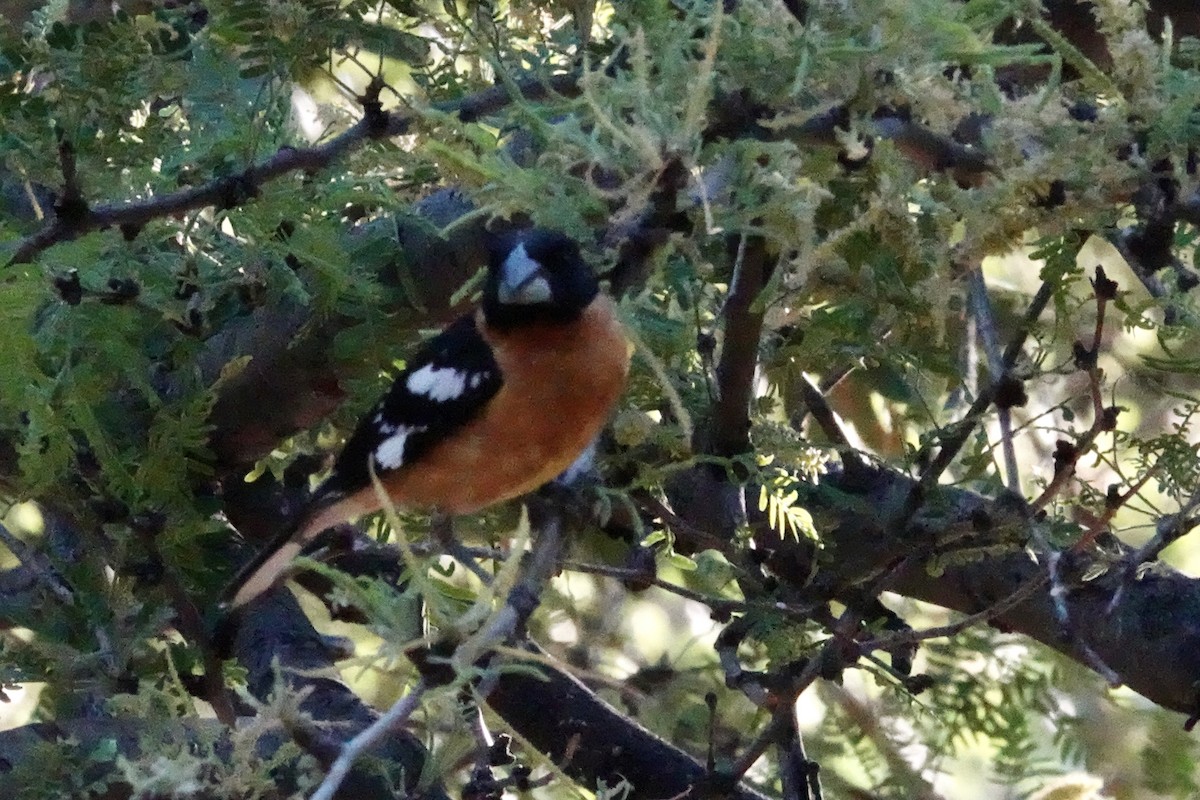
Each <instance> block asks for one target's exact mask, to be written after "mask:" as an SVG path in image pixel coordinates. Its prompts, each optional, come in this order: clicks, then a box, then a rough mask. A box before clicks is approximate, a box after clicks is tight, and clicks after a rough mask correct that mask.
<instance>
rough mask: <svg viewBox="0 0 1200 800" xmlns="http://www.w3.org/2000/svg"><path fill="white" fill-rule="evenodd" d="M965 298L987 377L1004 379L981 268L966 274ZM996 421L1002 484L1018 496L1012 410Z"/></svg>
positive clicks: (1000, 413)
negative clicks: (998, 430)
mask: <svg viewBox="0 0 1200 800" xmlns="http://www.w3.org/2000/svg"><path fill="white" fill-rule="evenodd" d="M967 297H968V299H969V302H970V306H969V307H970V309H971V314H972V316H973V317H974V318H975V323H976V331H977V332H978V334H979V338H980V339H981V340H982V341H983V352H984V355H986V356H987V362H988V374H989V375H990V376H991V380H992V381H993V382H995V381H998V380H1001V379H1002V378H1007V377H1008V373H1007V370H1005V367H1004V361H1003V357H1002V356H1001V354H1000V340H999V337H998V336H997V335H996V319H995V316H994V315H993V314H992V302H991V298H989V297H988V293H987V284H986V283H985V282H984V279H983V269H982V268H980V267H975V268H974V269H972V270H971V271H970V272H969V273H967ZM996 411H997V415H996V416H997V420H998V421H999V423H1000V442H1001V447H1002V448H1003V451H1004V475H1005V481H1004V485H1005V486H1007V487H1008V489H1009V491H1012V492H1015V493H1017V494H1020V492H1021V474H1020V472H1019V471H1018V469H1017V451H1016V447H1015V446H1014V445H1013V430H1012V411H1011V409H1010V408H1009V406H1008V405H1007V404H1003V405H1000V406H999V407H997V409H996Z"/></svg>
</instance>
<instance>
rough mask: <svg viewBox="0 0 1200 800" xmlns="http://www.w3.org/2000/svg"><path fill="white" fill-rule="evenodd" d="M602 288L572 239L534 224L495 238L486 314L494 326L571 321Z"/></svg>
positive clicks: (484, 296) (486, 298)
mask: <svg viewBox="0 0 1200 800" xmlns="http://www.w3.org/2000/svg"><path fill="white" fill-rule="evenodd" d="M599 291H600V285H599V284H598V283H597V282H596V277H595V276H594V275H592V270H591V268H589V267H588V265H587V264H585V263H584V261H583V257H582V256H581V255H580V254H579V246H578V245H577V244H575V242H574V241H573V240H572V239H570V238H568V237H566V236H564V235H563V234H561V233H558V232H556V231H548V230H544V229H541V228H533V229H531V230H526V231H520V232H517V233H513V234H509V235H507V236H503V237H499V238H497V239H496V240H495V242H493V245H492V247H491V254H490V261H489V264H488V276H487V282H486V283H485V284H484V287H483V314H484V317H485V318H486V319H487V323H488V325H490V326H492V327H496V328H501V329H503V328H512V327H516V326H518V325H524V324H527V323H536V322H558V323H562V322H571V321H572V320H575V319H578V318H579V315H580V313H581V312H582V311H583V310H584V309H585V308H587V306H588V304H589V303H591V302H592V300H594V299H595V298H596V294H597V293H598V292H599Z"/></svg>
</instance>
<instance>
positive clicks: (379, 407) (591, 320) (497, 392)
mask: <svg viewBox="0 0 1200 800" xmlns="http://www.w3.org/2000/svg"><path fill="white" fill-rule="evenodd" d="M629 356H630V347H629V343H628V341H627V339H626V338H625V335H624V332H623V330H622V327H621V323H620V322H619V320H618V319H617V315H616V309H615V306H614V305H613V302H612V300H611V299H609V298H608V297H607V296H606V295H604V294H603V293H601V292H600V287H599V284H598V283H597V282H596V278H595V276H594V275H593V274H592V271H591V269H590V268H589V267H588V266H587V264H585V263H584V261H583V259H582V257H581V256H580V254H579V248H578V247H577V246H576V244H575V242H574V241H572V240H571V239H569V238H567V237H566V236H563V235H562V234H559V233H554V232H551V231H546V230H541V229H534V230H530V231H525V232H522V233H518V234H513V235H510V236H507V237H504V238H503V239H502V240H501V241H500V242H499V244H498V246H496V247H494V248H492V252H491V255H490V259H489V264H488V273H487V279H486V281H485V283H484V288H483V302H482V303H481V305H480V307H479V309H478V310H476V311H475V312H474V313H470V314H467V315H465V316H463V317H461V318H459V319H458V320H457V321H456V322H454V323H452V324H451V325H450V326H449V327H447V328H446V329H445V330H443V331H442V332H441V333H439V334H438V335H437V336H435V337H434V338H433V339H431V340H429V341H428V342H427V343H425V345H424V346H423V347H422V348H420V349H419V350H418V351H417V352H416V354H415V355H413V357H412V358H410V359H409V360H408V362H407V364H406V365H405V369H404V371H403V372H402V373H401V374H400V375H399V377H397V378H396V380H395V382H394V383H393V384H392V386H391V388H390V389H389V390H388V392H387V393H386V394H385V395H384V396H383V398H382V399H380V401H379V402H378V403H376V404H375V406H374V407H373V408H372V409H371V410H370V411H368V412H367V414H366V415H365V416H364V417H363V419H362V420H361V421H360V422H359V424H358V427H357V428H356V429H355V431H354V433H353V434H352V435H351V436H350V438H349V440H348V441H347V442H346V445H345V447H344V448H343V449H342V452H341V454H340V455H339V456H338V458H337V460H336V462H335V463H334V466H333V469H332V471H331V472H330V474H329V477H328V478H326V479H325V481H324V482H323V483H321V485H320V486H319V487H318V488H317V489H316V491H315V492H314V493H313V495H312V497H311V498H310V500H309V504H308V507H307V509H306V511H305V512H304V513H302V514H301V517H300V521H299V523H298V524H297V525H296V526H295V527H293V528H292V529H291V530H290V531H289V532H288V533H285V534H284V535H282V536H281V537H280V538H278V539H276V540H275V541H274V542H273V543H272V544H270V545H269V546H268V547H267V548H266V549H265V550H264V551H263V552H262V553H260V554H259V555H258V557H257V558H256V559H255V560H254V561H253V562H251V564H250V565H249V566H247V567H246V568H245V569H243V571H242V573H241V574H240V576H239V577H238V578H237V579H235V581H234V584H233V589H234V592H233V596H232V598H231V599H230V601H229V606H230V608H231V609H237V608H239V607H240V606H243V605H245V604H246V603H248V602H249V601H250V600H252V599H254V598H255V597H257V596H258V595H260V594H262V593H263V592H264V591H266V590H267V589H269V588H270V587H271V586H273V585H274V584H275V583H276V582H277V581H278V580H279V578H280V576H281V575H282V574H283V573H284V571H285V570H286V569H287V567H288V565H289V564H290V563H291V561H292V559H293V558H295V557H296V555H297V554H298V553H299V552H300V550H301V549H302V548H303V547H304V545H305V544H306V543H307V542H308V541H310V540H311V539H312V538H313V537H315V536H316V535H317V534H319V533H320V532H322V531H323V530H325V529H326V528H329V527H332V526H334V525H337V524H339V523H342V522H346V521H348V520H351V519H353V518H355V517H358V516H360V515H362V514H368V513H371V512H373V511H378V510H379V509H380V507H381V503H380V500H379V497H378V495H377V493H376V491H375V488H374V486H373V485H372V483H371V479H370V474H371V472H370V470H371V468H372V466H373V468H374V470H375V473H376V475H377V476H378V477H379V480H380V482H381V483H382V485H383V487H384V488H385V489H386V491H387V494H388V497H389V498H390V499H391V501H392V502H393V503H395V504H396V505H397V506H406V507H411V508H425V509H431V510H436V511H439V512H443V513H446V514H451V515H458V514H469V513H472V512H475V511H478V510H480V509H482V508H485V507H487V506H490V505H492V504H494V503H499V502H501V501H503V500H508V499H511V498H514V497H517V496H519V495H522V494H525V493H527V492H530V491H532V490H533V489H536V488H537V487H539V486H541V485H542V484H544V483H546V482H547V481H549V480H551V479H553V478H554V477H555V476H557V475H559V474H560V473H562V472H563V470H565V469H566V468H567V467H568V466H570V465H571V463H572V462H573V461H574V460H575V459H576V458H577V457H578V456H579V455H580V454H581V453H582V452H583V451H584V449H585V448H586V447H587V446H588V444H590V443H591V441H592V440H593V439H594V438H595V437H596V435H597V434H598V433H599V432H600V429H601V427H603V425H604V423H605V422H606V421H607V419H608V416H609V413H610V412H611V411H612V408H613V406H614V405H615V404H616V402H617V400H618V398H619V397H620V395H621V392H622V390H623V389H624V387H625V378H626V375H627V373H628V371H629Z"/></svg>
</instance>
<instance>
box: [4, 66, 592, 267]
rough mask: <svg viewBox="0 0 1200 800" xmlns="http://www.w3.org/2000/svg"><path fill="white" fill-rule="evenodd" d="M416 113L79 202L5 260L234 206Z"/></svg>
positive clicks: (490, 107)
mask: <svg viewBox="0 0 1200 800" xmlns="http://www.w3.org/2000/svg"><path fill="white" fill-rule="evenodd" d="M578 81H579V74H578V73H577V72H570V73H564V74H560V75H554V76H551V77H549V78H542V77H537V78H530V79H527V80H524V81H521V82H520V83H518V84H516V86H517V88H518V89H519V90H520V92H521V95H522V97H523V98H525V99H527V100H535V99H538V98H542V97H546V96H548V95H550V94H570V93H573V92H574V91H576V87H577V84H578ZM513 99H514V98H513V97H512V95H511V94H510V93H509V91H508V89H507V87H491V88H489V89H485V90H484V91H482V92H478V93H476V94H473V95H469V96H467V97H463V98H460V99H458V100H454V101H450V102H446V103H438V104H435V105H433V106H432V107H431V108H432V110H433V111H434V112H437V113H441V114H455V115H457V116H458V117H459V118H460V119H462V120H463V121H468V122H469V121H473V120H475V119H478V118H479V117H480V116H483V115H485V114H490V113H494V112H496V111H498V110H500V109H501V108H503V107H504V106H506V105H507V104H508V103H510V102H512V101H513ZM421 117H422V113H421V112H417V111H410V112H405V113H396V112H388V111H382V110H381V111H378V112H377V113H366V114H364V115H363V117H362V118H361V119H360V120H359V121H358V122H356V123H355V124H354V125H352V126H350V127H349V128H348V129H346V130H345V131H343V132H342V133H340V134H338V135H337V136H335V137H333V138H332V139H330V140H329V141H327V142H325V143H323V144H319V145H313V146H311V147H290V146H285V147H281V148H280V149H279V150H278V151H276V152H275V154H274V155H272V156H270V157H269V158H267V159H266V160H264V161H261V162H259V163H257V164H252V165H250V166H248V167H246V168H245V169H243V170H241V171H240V172H236V173H234V174H232V175H227V176H223V177H221V178H216V179H214V180H211V181H208V182H207V183H204V184H201V185H199V186H194V187H190V188H187V189H182V190H180V191H177V192H171V193H169V194H163V195H158V196H156V197H153V198H151V199H149V200H142V201H138V202H133V203H107V204H102V205H96V206H86V205H84V206H83V207H82V208H78V209H76V213H75V214H74V215H72V216H71V217H63V216H60V215H57V214H56V215H55V216H53V217H51V218H50V220H49V221H48V222H47V223H46V224H45V225H43V226H42V227H41V228H40V229H39V230H37V231H35V232H34V233H32V234H30V235H29V236H27V237H25V238H24V239H23V240H21V242H20V243H19V244H18V245H17V247H16V249H15V250H14V251H13V255H12V258H11V259H10V261H9V263H10V264H22V263H26V262H28V261H30V260H32V259H33V258H34V257H35V256H36V255H38V254H39V253H41V252H42V251H44V250H47V249H48V248H50V247H52V246H54V245H56V244H58V243H60V242H64V241H68V240H70V239H73V238H76V237H78V236H81V235H83V234H85V233H89V232H91V231H95V230H99V229H101V228H121V227H125V228H126V229H135V230H136V229H137V228H140V227H142V226H144V225H146V224H147V223H149V222H151V221H152V220H155V219H159V218H162V217H169V216H174V215H182V214H185V213H187V212H189V211H196V210H198V209H202V208H207V207H209V206H216V207H220V208H229V207H231V206H236V205H238V204H240V203H244V202H246V201H247V200H249V199H250V198H251V197H253V196H254V194H255V193H256V192H257V190H258V189H259V187H261V186H263V185H264V184H266V183H268V182H270V181H272V180H275V179H277V178H280V177H282V176H284V175H288V174H290V173H293V172H297V171H304V172H316V171H318V170H321V169H324V168H325V167H327V166H329V165H330V164H332V163H333V162H334V161H336V160H337V159H339V158H341V157H342V156H344V155H345V154H347V153H349V152H351V151H353V150H355V149H357V148H359V147H361V146H363V145H364V144H365V143H366V142H368V141H371V140H374V139H384V138H389V137H392V136H400V135H402V134H405V133H407V132H408V131H409V129H410V128H411V127H412V125H413V124H414V123H415V122H417V121H418V120H419V119H420V118H421ZM64 177H66V176H64ZM80 204H81V205H82V199H80Z"/></svg>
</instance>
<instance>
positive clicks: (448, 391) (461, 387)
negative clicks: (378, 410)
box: [405, 364, 471, 403]
mask: <svg viewBox="0 0 1200 800" xmlns="http://www.w3.org/2000/svg"><path fill="white" fill-rule="evenodd" d="M470 377H471V376H470V375H468V374H467V373H465V372H462V371H460V370H457V369H455V368H454V367H435V366H433V364H426V365H425V366H423V367H421V368H420V369H419V370H417V371H416V372H414V373H413V374H412V375H409V376H408V383H406V384H405V386H406V387H407V388H408V391H410V392H412V393H413V394H423V395H425V396H426V397H428V398H429V399H430V400H433V401H435V402H438V403H441V402H445V401H446V400H454V399H455V398H458V397H462V394H463V392H464V391H466V389H467V381H468V380H469V379H470Z"/></svg>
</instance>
